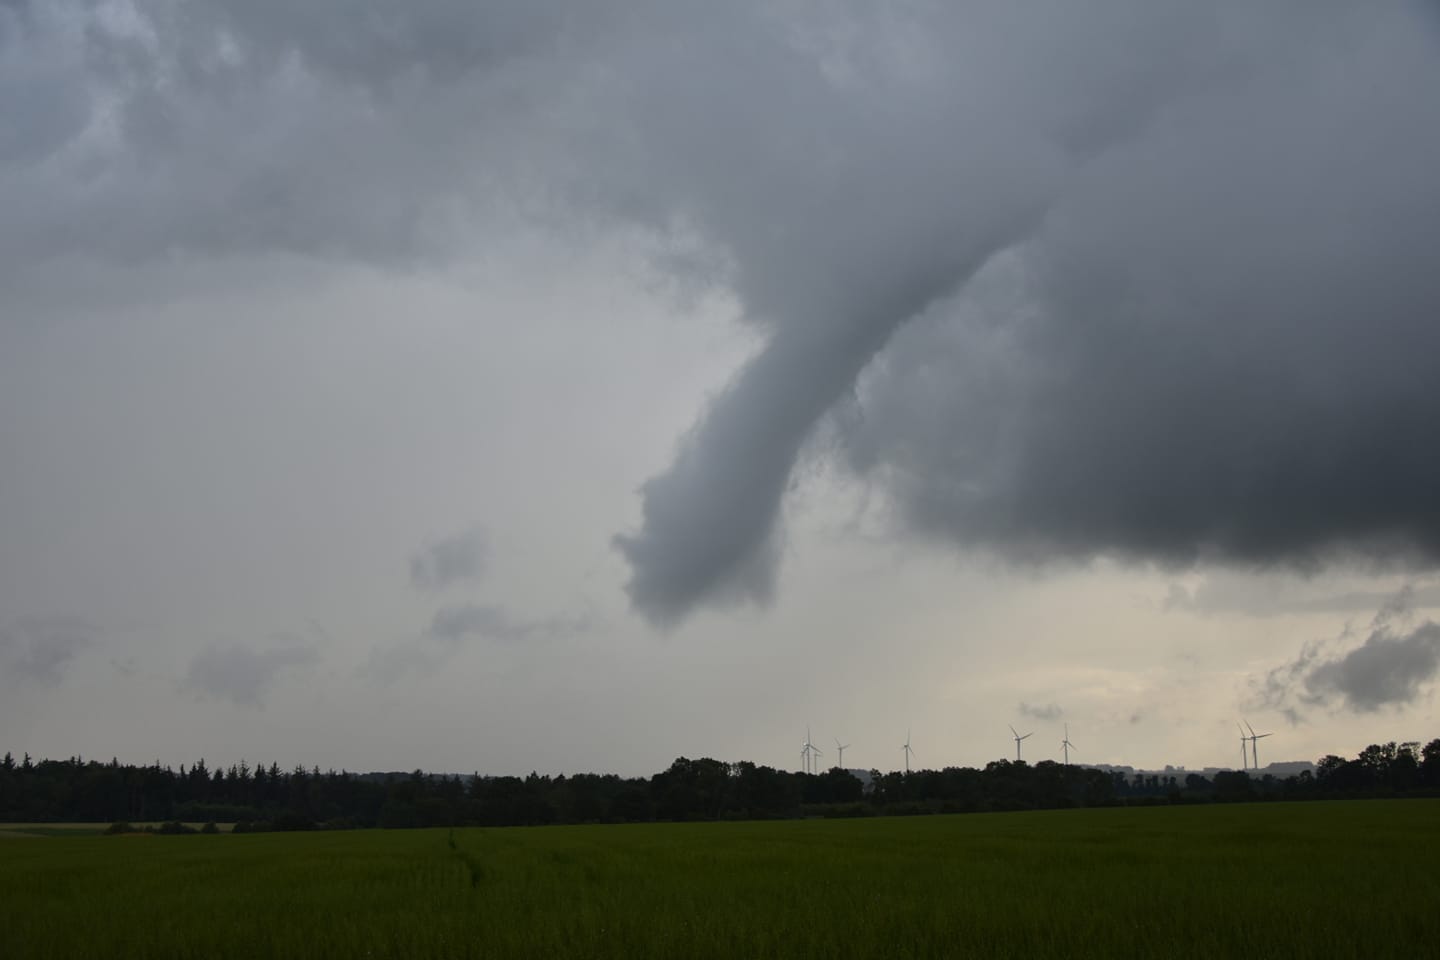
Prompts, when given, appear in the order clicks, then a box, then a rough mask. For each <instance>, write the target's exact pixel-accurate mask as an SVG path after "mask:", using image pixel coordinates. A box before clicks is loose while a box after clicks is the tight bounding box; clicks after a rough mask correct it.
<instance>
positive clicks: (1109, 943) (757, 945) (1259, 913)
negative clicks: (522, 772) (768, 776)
mask: <svg viewBox="0 0 1440 960" xmlns="http://www.w3.org/2000/svg"><path fill="white" fill-rule="evenodd" d="M1437 904H1440V802H1436V801H1394V802H1373V801H1372V802H1353V803H1309V804H1293V805H1292V804H1266V805H1253V806H1205V807H1184V808H1158V809H1115V810H1084V811H1065V812H1061V811H1055V812H1046V813H1025V814H995V815H977V816H954V817H917V818H896V819H876V820H850V821H803V822H794V821H791V822H772V823H714V824H694V825H688V824H650V825H636V826H605V827H551V828H530V829H525V828H514V829H488V830H480V829H476V830H456V831H453V832H447V831H443V830H440V831H431V830H425V831H395V832H389V831H364V832H355V833H329V834H283V835H282V834H260V835H247V836H184V837H149V836H145V837H104V838H50V839H44V840H40V841H4V840H0V931H3V933H0V937H3V939H0V944H3V946H4V948H5V950H4V952H5V955H6V956H8V957H14V958H23V957H102V956H103V957H245V958H254V957H262V958H263V957H272V956H289V957H299V956H306V957H420V958H430V957H434V958H440V957H555V956H577V957H614V958H644V957H727V958H729V957H963V956H980V957H992V956H993V957H1012V956H1013V957H1073V956H1105V957H1116V956H1129V957H1142V956H1143V957H1150V956H1171V957H1173V956H1180V957H1206V958H1207V960H1213V958H1215V957H1225V956H1247V957H1314V956H1325V957H1377V956H1405V957H1414V956H1421V955H1425V954H1428V953H1430V952H1431V951H1433V950H1434V949H1435V945H1436V944H1437V943H1440V910H1437V909H1436V905H1437Z"/></svg>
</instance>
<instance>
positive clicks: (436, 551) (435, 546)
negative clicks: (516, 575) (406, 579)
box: [410, 528, 490, 590]
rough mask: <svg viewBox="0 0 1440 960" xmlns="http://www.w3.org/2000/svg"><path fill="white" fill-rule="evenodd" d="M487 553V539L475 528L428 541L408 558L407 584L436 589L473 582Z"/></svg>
mask: <svg viewBox="0 0 1440 960" xmlns="http://www.w3.org/2000/svg"><path fill="white" fill-rule="evenodd" d="M489 554H490V544H489V540H488V539H487V538H486V536H485V531H483V530H480V529H478V528H477V529H474V530H467V531H465V532H463V533H458V534H456V535H455V536H453V537H446V538H444V539H443V540H436V541H434V542H433V543H428V544H426V545H425V547H424V548H422V549H421V550H419V551H418V552H417V553H416V554H415V555H414V556H412V557H411V558H410V584H411V586H413V587H415V588H416V589H417V590H439V589H442V588H444V587H447V586H450V585H451V584H455V583H464V582H467V581H468V582H473V581H475V580H478V579H480V577H481V575H482V574H483V573H484V572H485V563H486V560H487V559H488V557H489Z"/></svg>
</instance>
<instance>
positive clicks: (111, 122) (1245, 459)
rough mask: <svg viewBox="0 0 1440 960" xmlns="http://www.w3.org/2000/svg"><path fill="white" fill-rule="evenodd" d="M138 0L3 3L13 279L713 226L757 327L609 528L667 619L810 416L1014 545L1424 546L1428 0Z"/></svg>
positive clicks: (721, 581)
mask: <svg viewBox="0 0 1440 960" xmlns="http://www.w3.org/2000/svg"><path fill="white" fill-rule="evenodd" d="M119 7H122V8H124V10H123V12H121V13H117V12H115V11H113V10H112V11H110V12H108V13H106V14H104V15H101V14H100V13H96V14H94V15H88V14H85V13H74V14H73V15H71V14H65V15H62V14H60V13H56V12H55V11H54V10H53V9H52V8H51V7H50V6H49V5H39V4H19V5H16V4H11V5H8V6H7V7H4V8H0V107H3V110H4V113H5V115H6V116H7V117H10V116H13V117H14V118H15V123H14V124H8V123H7V125H6V129H7V130H8V131H19V132H18V133H6V134H0V209H5V210H6V211H7V216H6V218H5V224H4V225H3V226H0V263H3V264H5V266H0V271H4V272H0V284H3V283H6V282H7V281H8V282H16V280H15V278H16V277H17V276H18V275H19V274H18V273H17V271H16V268H17V266H18V267H21V268H23V267H24V266H26V265H27V264H35V263H37V262H40V261H50V262H54V261H56V260H57V259H61V260H63V259H65V258H77V259H84V258H98V259H102V260H103V259H110V260H116V261H127V262H128V261H134V260H136V259H145V258H151V259H154V258H159V257H162V256H165V257H168V256H173V255H175V254H176V252H177V251H178V252H181V253H184V254H187V255H191V256H206V257H220V256H229V255H233V254H237V253H240V254H243V253H252V252H256V251H263V252H269V251H276V250H280V251H288V252H291V253H296V254H300V255H306V256H327V257H328V256H337V255H338V256H343V257H348V258H352V259H361V260H366V261H371V262H385V263H393V262H408V261H412V260H415V259H417V258H419V259H428V258H443V257H445V256H446V255H447V252H449V251H453V250H457V249H462V248H463V247H464V243H465V241H466V238H472V239H473V236H474V235H475V234H477V233H479V232H483V230H484V229H485V228H484V224H486V223H488V222H492V220H491V214H493V213H494V212H495V211H497V210H502V209H503V210H510V211H513V210H514V209H515V208H517V207H518V208H522V210H523V211H524V212H526V213H527V214H538V215H540V216H542V217H544V218H546V219H547V220H549V221H551V222H555V221H558V222H561V223H585V224H590V223H597V222H598V223H602V224H615V225H623V226H625V227H626V228H633V227H636V226H638V227H640V228H641V229H642V230H648V231H652V232H653V233H654V234H655V235H657V236H659V237H662V238H664V237H676V236H682V235H683V236H684V237H685V238H687V239H686V242H687V243H692V244H694V245H695V246H696V247H697V248H698V250H699V251H700V254H701V256H702V259H704V260H705V262H706V263H707V264H708V265H709V266H710V267H713V268H714V273H713V275H715V276H719V277H722V278H723V282H724V283H726V284H727V285H728V287H729V288H730V291H731V292H732V293H733V295H734V296H735V298H736V300H737V302H738V303H739V304H740V305H741V307H742V309H743V311H744V312H745V314H746V315H747V316H748V317H749V318H750V320H751V321H752V322H753V323H755V324H756V325H757V327H758V328H759V329H760V330H762V331H763V333H764V337H765V339H764V346H762V347H761V349H760V350H759V351H758V353H757V354H756V356H755V357H754V358H753V359H752V360H751V361H750V362H749V363H748V364H747V365H746V366H745V367H744V368H743V369H742V370H740V371H738V372H737V373H736V375H735V377H734V378H733V380H732V381H731V382H730V384H729V385H728V386H727V387H725V388H724V389H723V390H721V391H720V392H719V393H718V394H717V395H716V396H715V397H714V399H713V400H712V402H711V403H710V404H709V405H708V407H707V409H706V410H705V411H704V412H703V413H702V414H701V416H700V417H699V418H698V420H697V421H696V423H695V425H694V427H693V429H692V430H691V431H690V432H689V433H688V434H687V435H686V436H685V437H684V438H682V440H681V441H680V443H679V445H678V448H677V452H676V454H675V456H674V459H673V461H672V463H671V464H670V465H669V467H668V468H666V469H664V470H662V471H661V472H660V473H658V474H657V475H656V476H654V477H652V478H651V479H650V480H649V481H647V482H646V483H645V484H644V486H643V487H642V495H641V520H640V524H639V526H638V527H637V528H636V529H634V530H631V531H627V532H625V533H624V534H622V535H621V536H619V537H617V539H616V545H617V548H618V549H619V550H620V551H621V553H622V555H623V556H624V558H625V559H626V561H627V562H628V564H629V566H630V571H631V578H630V582H629V592H630V597H631V600H632V602H633V604H634V605H635V607H636V609H637V610H638V611H639V612H641V613H642V614H643V615H645V616H647V617H648V618H650V619H651V620H652V621H654V622H656V623H660V624H670V623H674V622H676V621H678V620H680V619H682V618H683V617H685V616H686V615H688V614H689V613H691V612H692V611H694V610H695V609H696V608H697V607H700V606H703V605H706V604H726V603H734V602H737V601H752V602H764V601H766V600H767V599H769V598H770V597H771V596H772V595H773V593H774V590H775V584H776V577H777V568H778V558H779V556H780V555H781V553H782V547H783V518H784V503H785V497H786V495H787V492H788V491H789V490H791V489H792V488H793V486H794V476H795V470H796V464H797V462H798V461H799V460H800V459H801V458H802V457H804V456H807V455H815V456H820V455H824V456H829V457H832V458H834V459H836V460H837V461H838V462H840V463H842V464H844V465H845V466H846V467H847V468H849V469H850V470H851V471H853V474H854V476H856V477H857V478H859V479H861V480H862V481H863V482H865V483H869V484H873V485H875V486H876V487H877V488H879V489H881V490H883V491H884V492H885V493H886V494H888V496H889V497H890V499H891V501H892V502H893V504H894V506H895V508H896V515H897V516H898V517H900V518H901V519H902V520H903V522H904V524H905V527H906V529H907V530H909V531H911V532H913V533H916V534H918V535H921V536H925V537H930V538H935V539H939V540H942V541H945V542H949V543H955V544H959V545H962V546H965V547H968V548H984V549H989V550H994V551H996V552H998V553H1000V554H1002V555H1005V556H1007V557H1011V558H1015V559H1017V560H1022V561H1031V560H1043V559H1050V558H1054V557H1069V558H1085V557H1090V556H1094V555H1096V554H1110V555H1114V556H1118V557H1124V558H1130V559H1134V560H1138V561H1145V562H1160V563H1165V564H1172V565H1188V564H1193V563H1195V562H1199V561H1207V562H1218V563H1234V564H1242V565H1272V564H1274V565H1286V566H1298V567H1312V568H1313V567H1316V566H1319V565H1321V564H1325V563H1328V562H1330V561H1332V560H1334V559H1336V558H1339V557H1346V558H1352V557H1356V556H1358V557H1364V558H1368V559H1372V560H1374V559H1380V560H1384V561H1396V562H1402V563H1409V564H1414V565H1424V566H1433V565H1434V563H1435V560H1436V559H1437V557H1440V511H1437V510H1436V509H1435V507H1434V496H1433V491H1434V490H1435V489H1437V481H1440V454H1437V453H1436V450H1435V445H1434V443H1433V437H1434V436H1436V435H1437V433H1440V431H1437V429H1436V428H1437V427H1440V423H1437V419H1440V413H1437V411H1440V377H1437V376H1435V371H1434V369H1433V367H1434V360H1433V358H1434V357H1436V356H1440V324H1437V323H1436V322H1435V320H1434V318H1435V316H1436V315H1437V309H1440V271H1437V270H1435V269H1434V267H1433V259H1434V251H1435V250H1436V249H1440V178H1436V177H1435V176H1434V173H1433V171H1434V170H1436V169H1440V116H1437V114H1436V112H1435V110H1434V108H1433V91H1434V90H1436V89H1440V43H1437V36H1440V34H1437V17H1436V15H1435V12H1434V9H1433V5H1427V4H1422V3H1416V2H1410V0H1378V2H1373V3H1368V4H1363V5H1357V4H1353V3H1345V2H1340V0H1319V2H1316V0H1281V2H1277V3H1271V4H1263V5H1257V4H1253V3H1248V2H1243V0H1222V2H1217V3H1211V4H1194V3H1189V2H1183V0H1102V2H1098V3H1092V4H1084V5H1077V4H1073V3H1066V2H1061V0H1049V2H1044V3H1041V4H1039V5H1038V6H1037V5H1032V4H1026V5H1019V4H1013V3H1008V2H1001V0H989V2H979V3H973V4H964V5H950V4H929V3H921V2H914V3H910V2H903V0H902V2H899V3H895V4H884V5H873V4H860V3H847V2H844V0H837V2H832V3H815V4H800V5H796V6H794V7H791V6H787V5H775V4H769V3H761V2H758V0H757V2H753V3H752V2H735V3H727V4H714V3H708V2H700V0H676V2H668V3H663V4H657V3H654V2H646V0H604V2H599V3H582V2H579V0H572V2H562V0H525V2H520V0H510V2H489V3H478V4H462V5H456V4H452V3H448V2H440V0H426V2H416V3H412V4H406V5H405V6H404V8H403V10H396V11H394V12H393V13H392V14H390V15H387V16H385V17H365V16H352V15H349V13H350V11H349V9H348V7H346V6H342V5H339V4H325V3H322V4H318V5H313V4H312V5H307V6H306V7H305V8H304V10H303V11H298V10H295V9H292V8H291V7H290V6H289V5H277V4H270V3H224V2H219V0H213V2H195V3H190V4H186V5H184V8H183V15H182V13H181V7H180V6H179V5H177V4H175V3H171V2H164V0H135V2H134V3H132V4H128V5H126V4H122V5H119ZM107 9H108V8H107ZM87 18H88V19H87ZM336 157H344V158H345V162H344V163H337V162H336V159H335V158H336ZM822 428H824V430H825V436H826V438H827V439H828V440H831V441H833V442H830V443H827V444H825V445H823V447H822V445H820V444H817V443H815V440H816V438H817V435H818V432H819V431H820V430H821V429H822ZM822 450H823V453H822ZM426 571H428V567H427V568H426V569H425V570H422V571H421V573H420V575H419V576H418V577H417V579H416V583H417V585H418V586H425V587H428V586H429V585H430V584H431V580H432V578H430V577H429V574H428V572H426ZM438 579H440V580H444V579H445V578H444V577H443V576H439V577H438Z"/></svg>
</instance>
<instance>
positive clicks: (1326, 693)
mask: <svg viewBox="0 0 1440 960" xmlns="http://www.w3.org/2000/svg"><path fill="white" fill-rule="evenodd" d="M1413 598H1414V594H1413V592H1412V591H1411V590H1409V589H1405V590H1402V591H1400V592H1399V593H1397V594H1396V595H1395V596H1393V597H1392V598H1390V600H1389V601H1388V602H1387V603H1386V604H1385V605H1384V606H1382V607H1381V608H1380V610H1379V612H1378V613H1376V615H1375V618H1374V620H1373V621H1372V622H1371V624H1370V629H1369V633H1368V635H1367V636H1366V637H1365V640H1364V641H1363V642H1362V643H1361V644H1360V645H1359V646H1353V645H1351V640H1350V634H1349V631H1348V630H1347V631H1346V633H1345V634H1343V635H1342V636H1341V637H1339V638H1337V639H1336V640H1334V641H1328V642H1327V641H1313V642H1311V643H1307V644H1305V646H1303V647H1302V648H1301V649H1300V653H1299V654H1297V655H1296V657H1295V659H1294V660H1292V661H1290V662H1289V663H1285V664H1282V665H1281V666H1279V667H1276V668H1274V669H1273V670H1270V671H1269V672H1268V673H1267V674H1266V675H1265V677H1264V678H1263V680H1261V681H1260V682H1259V683H1257V684H1256V685H1255V688H1254V690H1253V693H1254V696H1253V698H1252V702H1253V703H1254V704H1256V705H1257V706H1263V707H1270V708H1274V709H1279V710H1281V711H1282V712H1285V713H1286V714H1287V716H1289V717H1290V719H1291V720H1292V722H1294V721H1296V720H1298V719H1299V718H1300V712H1299V709H1298V708H1299V707H1300V706H1311V707H1314V706H1343V707H1345V708H1347V709H1349V710H1352V711H1354V712H1357V713H1373V712H1375V711H1377V710H1380V709H1381V708H1383V707H1403V706H1406V705H1408V704H1410V703H1413V702H1415V701H1416V700H1417V699H1418V698H1419V697H1420V696H1421V695H1422V694H1423V693H1424V692H1425V690H1426V688H1427V686H1428V684H1429V683H1430V682H1431V681H1432V680H1434V679H1435V677H1436V676H1437V675H1440V624H1437V623H1434V622H1433V621H1426V622H1424V623H1422V624H1420V625H1419V626H1415V627H1409V622H1410V621H1411V615H1410V609H1411V606H1412V603H1413ZM1407 628H1408V629H1407ZM1345 647H1348V649H1337V648H1345Z"/></svg>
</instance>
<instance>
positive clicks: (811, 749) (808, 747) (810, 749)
mask: <svg viewBox="0 0 1440 960" xmlns="http://www.w3.org/2000/svg"><path fill="white" fill-rule="evenodd" d="M819 752H820V751H818V750H816V749H815V745H814V744H813V743H811V742H810V728H809V727H808V726H807V727H806V728H805V742H804V743H802V744H800V763H801V765H802V766H803V767H804V770H805V772H806V773H809V772H810V768H811V766H812V765H813V763H814V761H812V760H811V759H810V755H811V754H814V753H819Z"/></svg>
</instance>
